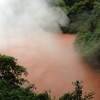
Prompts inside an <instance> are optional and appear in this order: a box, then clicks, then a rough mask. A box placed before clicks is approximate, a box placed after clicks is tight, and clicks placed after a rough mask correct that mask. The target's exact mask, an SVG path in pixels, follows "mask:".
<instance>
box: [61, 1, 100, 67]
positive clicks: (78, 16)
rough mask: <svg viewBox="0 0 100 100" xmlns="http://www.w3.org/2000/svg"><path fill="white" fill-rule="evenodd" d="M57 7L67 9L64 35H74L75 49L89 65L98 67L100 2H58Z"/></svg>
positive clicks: (99, 60) (99, 61)
mask: <svg viewBox="0 0 100 100" xmlns="http://www.w3.org/2000/svg"><path fill="white" fill-rule="evenodd" d="M59 2H60V3H59V6H61V7H62V8H63V9H67V10H68V13H66V14H67V15H68V17H69V19H70V23H69V25H68V26H62V27H61V29H62V30H63V32H64V33H76V40H75V48H76V50H77V51H78V52H79V53H80V55H81V56H82V57H83V58H84V59H85V60H86V61H87V62H89V63H90V64H91V65H93V66H100V52H99V51H100V1H99V0H59Z"/></svg>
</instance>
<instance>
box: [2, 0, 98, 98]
mask: <svg viewBox="0 0 100 100" xmlns="http://www.w3.org/2000/svg"><path fill="white" fill-rule="evenodd" d="M55 2H56V0H0V53H1V54H6V55H10V56H14V57H15V58H17V59H18V62H19V64H21V65H23V66H24V67H26V68H27V70H28V73H29V75H28V77H27V78H28V80H29V81H30V82H31V83H35V85H36V87H37V88H38V89H37V91H38V92H41V91H43V90H48V89H51V91H52V92H51V94H52V95H53V96H54V95H55V96H57V97H59V96H61V95H62V94H63V93H65V92H68V91H71V90H73V85H72V84H71V83H72V82H74V81H76V80H82V81H83V85H84V91H86V92H91V91H93V92H95V93H96V95H95V98H94V99H93V100H98V99H99V98H100V96H99V94H100V91H99V88H100V82H99V79H100V75H99V73H97V71H96V70H94V69H92V67H91V66H89V65H88V64H86V63H85V62H84V61H83V60H82V59H81V58H80V57H79V55H78V54H77V53H76V52H75V50H74V48H73V42H74V39H75V35H61V34H57V33H61V30H60V27H59V25H66V24H68V22H69V19H68V17H67V16H66V15H65V14H64V12H63V11H62V10H61V9H60V8H58V7H56V8H55V7H52V6H53V5H55Z"/></svg>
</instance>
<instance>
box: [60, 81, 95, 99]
mask: <svg viewBox="0 0 100 100" xmlns="http://www.w3.org/2000/svg"><path fill="white" fill-rule="evenodd" d="M81 83H82V82H79V81H76V82H75V83H73V85H74V86H75V90H74V91H73V92H68V93H65V94H64V95H63V96H62V97H60V98H59V100H90V99H92V98H93V95H94V93H93V92H91V93H88V94H85V95H84V97H82V94H83V91H82V88H83V86H82V85H81Z"/></svg>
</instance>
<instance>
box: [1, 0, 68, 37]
mask: <svg viewBox="0 0 100 100" xmlns="http://www.w3.org/2000/svg"><path fill="white" fill-rule="evenodd" d="M54 3H55V0H0V35H3V36H4V35H6V36H7V35H8V36H10V35H11V36H16V35H19V34H20V35H25V34H26V35H32V33H33V34H34V32H35V33H39V32H46V33H47V32H48V33H61V30H60V28H59V25H66V24H68V17H67V16H66V14H65V13H64V12H63V10H62V9H60V8H58V7H52V4H54ZM1 33H3V34H1Z"/></svg>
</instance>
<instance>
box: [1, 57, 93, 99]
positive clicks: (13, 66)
mask: <svg viewBox="0 0 100 100" xmlns="http://www.w3.org/2000/svg"><path fill="white" fill-rule="evenodd" d="M27 74H28V73H27V71H26V68H24V67H23V66H20V65H18V64H17V60H16V59H15V58H14V57H10V56H6V55H0V100H54V99H55V98H54V99H52V98H51V95H50V92H51V91H44V92H42V93H35V92H34V89H36V87H35V86H34V85H33V84H30V83H29V82H28V81H27V80H25V79H24V78H21V75H27ZM26 81H27V82H28V83H27V84H25V86H26V85H27V86H26V87H25V86H24V83H26ZM73 85H74V86H75V90H74V91H73V92H72V93H70V92H69V93H66V94H64V95H63V96H62V97H60V99H59V100H90V99H92V98H93V93H89V94H85V95H84V97H82V88H83V86H81V83H80V82H79V81H76V82H75V83H73Z"/></svg>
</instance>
